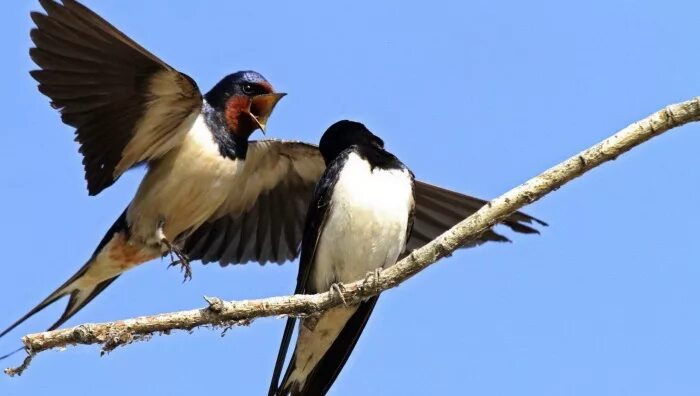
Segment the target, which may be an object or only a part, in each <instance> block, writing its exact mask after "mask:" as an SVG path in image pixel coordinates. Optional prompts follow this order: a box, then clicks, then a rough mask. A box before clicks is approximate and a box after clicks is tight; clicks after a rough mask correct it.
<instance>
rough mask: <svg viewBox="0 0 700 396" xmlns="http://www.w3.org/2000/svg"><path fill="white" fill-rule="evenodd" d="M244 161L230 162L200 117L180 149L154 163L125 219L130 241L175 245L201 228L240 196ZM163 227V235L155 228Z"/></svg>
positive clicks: (161, 231)
mask: <svg viewBox="0 0 700 396" xmlns="http://www.w3.org/2000/svg"><path fill="white" fill-rule="evenodd" d="M244 167H245V161H244V160H232V159H229V158H226V157H224V156H223V155H221V153H220V152H219V146H218V144H217V143H216V142H215V141H214V137H213V136H212V134H211V132H210V131H209V129H208V128H207V126H206V124H205V122H204V119H203V118H202V116H201V115H200V116H198V117H197V119H196V121H195V122H194V124H193V126H192V129H190V131H189V132H188V133H187V135H186V136H185V138H184V140H183V142H182V145H181V146H180V147H179V148H177V149H175V150H173V151H172V152H170V153H168V154H167V155H166V156H165V157H163V158H162V159H160V160H159V161H157V162H156V163H155V164H154V165H152V167H151V169H149V171H148V173H147V174H146V177H145V178H144V180H143V182H142V183H141V185H140V186H139V190H138V192H137V193H136V197H135V198H134V200H133V201H132V203H131V205H130V207H129V211H128V214H127V221H128V223H129V224H130V227H131V235H132V237H135V238H136V239H138V240H141V241H143V242H146V243H158V242H159V240H160V238H161V237H163V236H165V237H166V238H168V239H169V240H170V241H173V240H174V239H175V238H176V237H177V236H178V235H180V234H181V233H182V232H184V231H188V230H191V229H192V228H194V227H197V226H199V225H201V224H202V223H204V221H206V220H207V219H208V218H209V217H210V216H211V215H212V214H213V213H214V212H215V211H216V210H217V209H219V207H220V206H221V205H222V204H223V202H224V201H225V200H226V198H227V197H228V196H229V195H230V194H235V193H236V191H237V190H241V191H242V186H241V183H242V180H241V179H242V177H241V175H242V174H243V169H244ZM161 224H162V225H163V227H162V230H161V229H159V225H161Z"/></svg>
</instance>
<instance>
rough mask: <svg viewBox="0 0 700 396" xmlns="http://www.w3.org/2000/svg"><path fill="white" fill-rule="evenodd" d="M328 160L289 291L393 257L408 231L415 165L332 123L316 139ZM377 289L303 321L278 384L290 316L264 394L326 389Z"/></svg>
mask: <svg viewBox="0 0 700 396" xmlns="http://www.w3.org/2000/svg"><path fill="white" fill-rule="evenodd" d="M319 148H320V150H321V154H322V155H323V159H324V160H325V162H326V164H327V168H326V171H325V172H324V173H323V176H321V179H320V181H319V182H318V185H317V186H316V190H315V191H314V195H313V198H312V199H311V204H310V205H309V210H308V212H307V217H306V226H305V228H304V236H303V239H302V244H301V259H300V262H299V275H298V277H297V286H296V290H295V293H296V294H298V293H307V294H314V293H320V292H324V291H328V290H329V289H331V287H332V285H334V284H336V283H347V282H353V281H356V280H360V279H363V277H365V276H366V275H367V273H371V272H372V271H375V270H377V269H381V268H386V267H388V266H391V265H393V264H394V263H396V260H397V259H398V258H399V255H400V254H401V253H402V252H404V250H405V248H406V242H407V241H408V239H409V236H410V235H411V229H412V228H413V221H414V212H415V197H414V196H415V193H414V180H413V179H414V177H413V173H411V171H410V170H409V169H408V168H407V167H406V166H405V165H404V164H403V163H402V162H401V161H399V159H398V158H396V157H395V156H394V155H392V154H391V153H389V152H388V151H386V150H385V149H384V142H383V141H382V139H380V138H379V137H377V136H375V135H374V134H372V132H370V131H369V130H368V129H367V128H365V126H364V125H362V124H360V123H357V122H351V121H340V122H337V123H335V124H333V125H332V126H331V127H330V128H328V130H327V131H326V133H324V134H323V137H322V138H321V143H320V145H319ZM377 298H378V296H375V297H372V298H369V299H367V300H366V301H364V302H362V303H360V304H359V305H357V306H342V307H337V308H333V309H331V310H329V311H327V312H325V313H323V314H321V315H320V316H312V317H308V318H305V319H303V320H302V321H301V325H300V326H299V336H298V338H297V343H296V348H295V349H294V354H293V355H292V359H291V361H290V363H289V367H288V368H287V372H286V374H285V376H284V379H283V380H282V384H281V386H280V388H279V389H277V380H278V378H279V374H280V372H281V368H282V365H283V363H284V357H285V355H286V350H287V348H288V346H289V340H290V338H291V332H292V331H293V327H294V322H295V318H293V317H290V318H289V319H288V322H287V326H286V328H285V334H284V336H283V337H282V345H281V346H280V352H279V355H278V360H277V365H276V367H275V372H274V375H273V379H272V384H271V385H270V395H307V396H308V395H324V394H326V392H328V389H330V387H331V385H332V384H333V381H335V378H336V377H337V376H338V374H339V373H340V370H341V369H342V368H343V365H344V364H345V361H346V360H347V358H348V357H349V356H350V353H351V352H352V350H353V348H354V347H355V344H356V343H357V340H358V339H359V337H360V334H361V333H362V330H363V329H364V327H365V324H366V323H367V320H368V319H369V315H370V314H371V313H372V310H373V309H374V306H375V304H376V303H377Z"/></svg>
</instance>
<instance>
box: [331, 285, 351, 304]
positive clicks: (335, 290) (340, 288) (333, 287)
mask: <svg viewBox="0 0 700 396" xmlns="http://www.w3.org/2000/svg"><path fill="white" fill-rule="evenodd" d="M343 292H345V286H344V285H343V284H342V283H334V284H332V285H331V293H337V294H338V296H340V301H342V302H343V305H345V306H346V307H347V306H348V302H347V301H345V296H343Z"/></svg>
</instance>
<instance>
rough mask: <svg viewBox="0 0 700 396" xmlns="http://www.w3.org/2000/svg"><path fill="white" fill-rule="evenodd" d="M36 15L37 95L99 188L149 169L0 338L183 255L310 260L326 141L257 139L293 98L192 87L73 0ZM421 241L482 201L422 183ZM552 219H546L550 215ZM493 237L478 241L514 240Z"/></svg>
mask: <svg viewBox="0 0 700 396" xmlns="http://www.w3.org/2000/svg"><path fill="white" fill-rule="evenodd" d="M39 2H40V3H41V5H42V7H43V8H44V12H43V13H41V12H33V13H32V14H31V17H32V20H33V21H34V23H35V24H36V28H34V29H33V30H32V31H31V38H32V41H33V42H34V45H35V47H34V48H32V49H31V50H30V56H31V58H32V59H33V60H34V62H35V63H36V64H37V65H38V66H39V69H38V70H35V71H33V72H31V75H32V76H33V77H34V78H35V79H36V80H37V81H38V83H39V91H40V92H42V93H43V94H44V95H46V96H48V97H49V99H50V100H51V105H52V106H53V107H54V108H56V109H58V110H59V111H60V113H61V119H62V120H63V122H64V123H65V124H67V125H69V126H71V127H73V128H75V135H76V141H77V142H78V143H79V145H80V148H79V151H80V152H81V153H82V155H83V164H84V168H85V178H86V180H87V188H88V192H89V194H90V195H96V194H98V193H100V192H101V191H102V190H104V189H105V188H107V187H109V186H111V185H112V184H113V183H114V182H116V181H117V179H119V177H120V176H121V175H122V174H123V173H124V172H126V171H127V170H129V169H131V168H133V167H136V166H139V165H142V164H145V165H146V166H147V168H148V171H147V173H146V175H145V176H144V178H143V180H142V182H141V184H140V186H139V188H138V191H137V192H136V195H135V196H134V198H133V200H132V201H131V202H130V203H129V204H128V206H127V208H126V209H125V210H124V211H123V213H122V214H121V215H120V216H119V217H118V218H117V220H116V221H115V222H114V225H112V227H111V228H110V229H109V230H108V231H107V233H106V234H105V235H104V237H103V238H102V240H101V241H100V242H99V243H98V245H97V248H96V249H95V251H94V253H93V254H92V256H91V257H90V258H89V259H88V260H87V262H86V263H85V264H84V265H83V266H82V267H81V268H80V269H79V270H78V271H77V272H76V273H75V275H73V276H72V277H71V278H70V279H68V280H67V281H66V282H64V283H63V284H62V285H61V286H59V287H58V288H57V289H56V290H55V291H54V292H53V293H51V294H49V295H48V297H46V298H45V299H44V300H43V301H41V302H40V303H39V304H38V305H37V306H36V307H35V308H33V309H32V310H30V311H29V312H28V313H27V314H26V315H24V316H22V317H21V318H20V319H19V320H17V321H16V322H14V323H13V324H12V325H10V326H9V327H8V328H7V329H5V330H4V331H2V332H1V333H0V337H2V336H3V335H5V334H7V333H8V332H9V331H10V330H12V329H14V328H15V327H16V326H18V325H19V324H20V323H22V322H24V321H25V320H26V319H28V318H29V317H31V316H32V315H34V314H35V313H37V312H39V311H41V310H42V309H44V308H45V307H47V306H48V305H50V304H52V303H53V302H55V301H57V300H59V299H60V298H62V297H64V296H68V304H67V306H66V308H65V311H64V312H63V314H62V315H61V316H60V318H58V320H57V321H56V322H55V323H54V324H53V325H52V326H50V327H49V329H55V328H57V327H58V326H60V325H61V324H63V323H64V322H65V321H66V320H68V319H70V318H71V317H72V316H73V315H74V314H75V313H76V312H78V311H79V310H80V309H81V308H83V307H84V306H85V305H86V304H88V303H89V302H90V301H91V300H92V299H94V298H95V297H96V296H97V295H98V294H99V293H100V292H101V291H103V290H104V289H105V288H106V287H107V286H109V285H110V284H111V283H112V282H114V280H116V279H117V277H119V276H120V275H121V274H122V273H123V272H125V271H127V270H129V269H131V268H134V267H136V266H138V265H140V264H143V263H146V262H148V261H150V260H152V259H155V258H158V257H163V256H164V255H168V254H172V255H174V256H177V259H178V260H177V262H179V263H180V264H181V265H182V266H183V268H184V269H185V271H186V276H188V275H189V274H190V273H189V271H190V269H189V262H190V261H192V260H201V261H202V262H204V263H208V262H218V263H220V264H221V265H222V266H225V265H228V264H237V263H246V262H249V261H257V262H259V263H261V264H264V263H267V262H275V263H283V262H285V261H289V260H293V259H294V258H296V257H297V256H298V255H299V246H300V243H301V239H302V230H303V225H304V218H305V215H306V210H307V207H308V203H309V200H310V199H311V196H312V193H313V189H314V186H315V185H316V182H317V181H318V180H319V178H320V176H321V174H322V173H323V172H324V170H325V163H324V160H323V157H322V155H321V153H320V152H319V150H318V148H317V147H316V146H314V145H311V144H306V143H301V142H293V141H280V140H260V141H251V140H249V137H250V135H251V134H252V133H253V132H254V131H256V130H257V129H261V130H263V131H264V130H265V128H266V126H267V121H268V118H269V116H270V114H271V113H272V111H273V109H274V108H275V105H276V104H277V102H278V101H279V100H280V99H281V98H282V97H283V96H284V94H283V93H279V92H276V91H275V90H274V89H273V87H272V85H271V84H270V83H269V82H268V81H267V80H266V79H265V78H264V77H263V76H262V75H260V74H259V73H257V72H254V71H241V72H237V73H233V74H231V75H228V76H226V77H224V78H223V79H222V80H221V81H220V82H219V83H217V84H216V85H215V86H214V87H213V88H212V89H211V90H210V91H209V92H207V93H206V94H201V93H200V90H199V88H198V87H197V84H196V83H195V81H194V80H193V79H192V78H190V77H189V76H187V75H186V74H183V73H181V72H179V71H177V70H175V69H174V68H173V67H171V66H169V65H168V64H167V63H165V62H164V61H162V60H161V59H159V58H158V57H156V56H155V55H153V54H152V53H150V52H149V51H147V50H146V49H144V48H143V47H141V46H140V45H139V44H138V43H136V42H135V41H133V40H132V39H130V38H129V37H127V36H126V35H125V34H124V33H122V32H120V31H119V30H117V29H116V28H115V27H114V26H112V25H111V24H110V23H108V22H107V21H105V20H104V19H102V18H101V17H100V16H99V15H97V14H95V13H94V12H93V11H91V10H90V9H88V8H87V7H85V6H83V5H82V4H80V3H78V2H77V1H75V0H63V1H62V2H59V1H57V0H40V1H39ZM415 194H416V211H415V218H416V220H415V227H414V232H413V234H412V237H411V238H410V239H409V240H408V242H407V246H408V248H409V249H415V248H417V247H420V246H422V245H423V244H425V243H427V242H428V241H430V240H432V239H433V238H434V237H436V236H437V235H439V234H441V233H442V232H444V231H445V230H447V229H448V228H450V227H451V226H453V225H454V224H456V223H457V222H458V221H460V220H462V219H463V218H464V217H466V216H468V215H470V214H471V213H473V212H474V211H476V210H478V209H479V208H480V207H481V206H482V205H484V204H485V202H484V201H482V200H480V199H477V198H473V197H469V196H466V195H462V194H459V193H456V192H452V191H449V190H445V189H442V188H439V187H436V186H433V185H430V184H427V183H422V182H419V181H416V183H415ZM533 222H539V221H538V220H536V219H534V218H532V217H530V216H527V215H525V214H522V213H516V214H514V215H513V216H511V217H510V218H508V219H507V220H506V221H505V222H504V224H505V225H507V226H508V227H510V228H511V229H513V230H514V231H516V232H523V233H535V232H537V231H536V230H535V229H534V228H533V227H531V226H530V225H528V224H531V223H533ZM542 224H544V223H542ZM507 240H508V239H507V238H506V237H504V236H502V235H500V234H498V233H496V232H495V231H492V230H489V231H487V232H485V233H484V234H483V235H482V236H481V238H480V239H479V240H478V241H476V242H475V243H474V244H479V243H482V242H485V241H507Z"/></svg>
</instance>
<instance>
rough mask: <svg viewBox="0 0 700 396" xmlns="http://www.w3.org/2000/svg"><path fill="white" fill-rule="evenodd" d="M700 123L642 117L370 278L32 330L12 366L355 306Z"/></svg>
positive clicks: (687, 113) (662, 114) (697, 116)
mask: <svg viewBox="0 0 700 396" xmlns="http://www.w3.org/2000/svg"><path fill="white" fill-rule="evenodd" d="M698 120H700V98H694V99H692V100H689V101H686V102H682V103H678V104H674V105H670V106H668V107H666V108H664V109H662V110H660V111H658V112H656V113H654V114H652V115H650V116H649V117H647V118H644V119H643V120H640V121H638V122H635V123H633V124H631V125H629V126H627V127H626V128H624V129H622V130H620V131H619V132H618V133H616V134H615V135H613V136H611V137H609V138H607V139H605V140H604V141H602V142H600V143H598V144H596V145H595V146H593V147H591V148H589V149H587V150H585V151H582V152H580V153H578V154H576V155H574V156H573V157H571V158H569V159H567V160H566V161H564V162H562V163H560V164H558V165H556V166H554V167H552V168H550V169H548V170H546V171H545V172H543V173H542V174H540V175H539V176H536V177H534V178H532V179H530V180H528V181H527V182H525V183H523V184H522V185H520V186H518V187H515V188H514V189H512V190H510V191H508V192H507V193H505V194H503V195H501V196H500V197H498V198H496V199H494V200H493V201H491V202H489V203H488V204H487V205H485V206H484V207H482V208H481V209H480V210H479V211H477V212H476V213H474V214H473V215H472V216H470V217H469V218H467V219H465V220H464V221H462V222H460V223H459V224H457V225H455V226H454V227H453V228H451V229H450V230H448V231H447V232H445V233H444V234H442V235H440V236H439V237H438V238H436V239H435V240H433V241H432V242H430V243H428V244H427V245H425V246H423V247H422V248H420V249H417V250H415V251H413V252H412V253H411V254H410V255H409V256H407V257H406V258H404V259H403V260H401V261H399V262H398V263H397V264H396V265H394V266H391V267H389V268H387V269H385V270H383V271H380V272H378V273H377V274H372V275H368V278H367V279H364V280H361V281H357V282H353V283H350V284H346V285H343V286H342V287H340V288H338V290H337V291H331V292H326V293H321V294H316V295H296V296H288V297H272V298H265V299H259V300H244V301H231V302H227V301H222V300H220V299H218V298H208V299H207V301H208V303H209V305H208V306H207V307H206V308H202V309H195V310H191V311H180V312H172V313H166V314H159V315H152V316H143V317H140V318H134V319H127V320H121V321H117V322H109V323H99V324H84V325H80V326H76V327H73V328H69V329H60V330H54V331H49V332H43V333H37V334H30V335H27V336H25V337H23V338H22V342H23V343H24V345H25V348H26V350H27V352H28V353H29V355H28V356H27V358H26V359H25V361H24V363H23V364H22V366H20V367H17V368H11V369H6V370H5V372H6V373H7V374H9V375H18V374H21V373H22V371H23V370H24V369H26V368H27V366H28V365H29V363H30V361H31V359H32V357H33V356H34V355H35V354H37V353H39V352H42V351H45V350H47V349H52V348H58V347H65V346H68V345H75V344H101V345H102V350H103V353H104V352H108V351H111V350H112V349H114V348H116V347H118V346H120V345H124V344H128V343H131V342H133V341H136V340H142V339H144V338H148V337H150V336H152V335H154V334H167V333H169V332H170V331H171V330H191V329H193V328H195V327H199V326H205V325H210V326H213V327H220V328H228V327H231V326H235V325H241V324H249V323H250V322H251V321H252V320H254V319H257V318H263V317H269V316H279V315H285V316H287V315H296V316H303V315H312V314H315V313H319V312H321V311H324V310H326V309H328V308H331V307H333V306H336V305H339V304H353V303H357V302H359V301H360V300H361V299H363V298H366V297H370V296H373V295H375V294H378V293H380V292H382V291H384V290H387V289H390V288H392V287H396V286H398V285H399V284H401V283H402V282H404V281H406V280H407V279H408V278H410V277H411V276H413V275H415V274H417V273H418V272H420V271H422V270H423V269H425V268H426V267H427V266H429V265H431V264H433V263H435V262H436V261H438V260H439V259H441V258H443V257H445V256H448V255H450V254H451V253H452V252H453V251H455V250H456V249H457V248H459V247H460V246H462V245H463V244H465V243H467V242H470V241H473V240H474V239H476V238H478V237H479V235H480V234H481V233H483V232H484V231H486V230H488V229H489V228H491V227H493V226H494V225H495V224H497V223H499V222H500V221H501V220H503V219H505V218H506V217H508V216H509V215H511V214H512V213H514V212H515V211H517V210H518V209H520V208H522V207H523V206H525V205H527V204H529V203H532V202H534V201H536V200H538V199H540V198H541V197H543V196H544V195H546V194H548V193H550V192H552V191H554V190H556V189H558V188H559V187H561V186H563V185H564V184H566V183H567V182H568V181H570V180H572V179H574V178H576V177H578V176H581V175H582V174H584V173H585V172H587V171H589V170H591V169H593V168H595V167H597V166H599V165H601V164H603V163H605V162H607V161H610V160H614V159H615V158H617V157H618V156H619V155H620V154H623V153H625V152H627V151H629V150H630V149H632V148H634V147H636V146H638V145H639V144H641V143H644V142H645V141H647V140H649V139H651V138H653V137H655V136H658V135H660V134H662V133H664V132H666V131H668V130H670V129H673V128H676V127H679V126H681V125H684V124H686V123H689V122H693V121H698Z"/></svg>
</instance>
